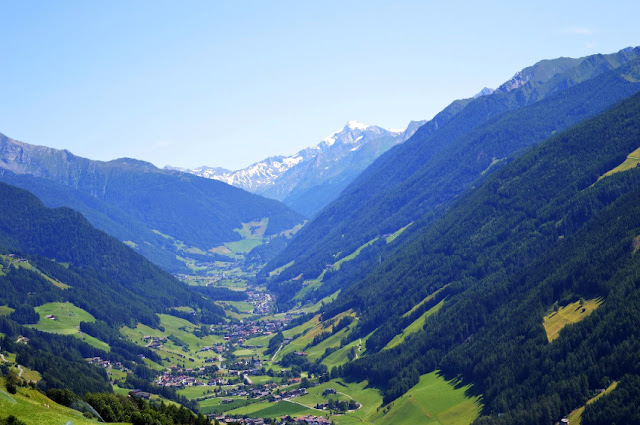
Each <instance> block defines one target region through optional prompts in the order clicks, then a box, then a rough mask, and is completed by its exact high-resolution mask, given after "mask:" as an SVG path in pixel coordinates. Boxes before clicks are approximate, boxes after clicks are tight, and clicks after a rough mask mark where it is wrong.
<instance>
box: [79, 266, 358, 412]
mask: <svg viewBox="0 0 640 425" xmlns="http://www.w3.org/2000/svg"><path fill="white" fill-rule="evenodd" d="M202 266H205V265H202ZM209 270H211V269H209ZM240 270H241V269H240V268H238V267H237V263H235V262H234V263H231V264H230V265H225V266H224V267H222V268H220V267H215V268H213V271H211V272H209V273H206V272H202V271H200V272H199V273H197V274H195V275H176V277H177V278H179V279H181V280H183V281H184V282H186V283H188V284H190V285H198V286H205V287H220V288H229V289H232V290H234V291H238V292H244V294H245V295H246V297H244V299H243V300H242V301H224V300H222V301H218V304H219V305H220V306H221V307H223V308H224V309H225V311H226V312H227V315H228V316H229V317H230V318H231V319H230V320H228V321H227V322H226V323H220V324H214V325H208V326H207V327H206V328H203V327H202V326H196V325H194V324H193V323H191V322H189V321H188V320H186V319H185V318H184V313H185V312H186V313H195V312H193V311H188V310H185V311H180V314H177V315H176V316H180V317H176V316H173V315H160V317H161V323H162V330H158V329H152V328H148V327H146V326H143V325H138V327H137V328H135V329H130V328H123V329H122V330H121V332H122V333H123V334H124V335H125V336H126V337H128V339H129V340H130V341H132V342H134V343H136V344H137V345H139V346H141V347H145V348H147V349H150V350H152V351H153V352H154V353H157V354H158V356H159V358H160V359H161V361H157V360H156V361H153V360H151V359H144V361H145V363H147V364H148V365H150V366H151V367H153V368H154V369H155V370H157V373H158V375H157V377H156V378H155V379H154V381H153V384H154V385H156V386H158V387H167V388H171V389H174V390H176V391H177V393H178V394H179V395H182V396H184V397H186V398H187V399H189V400H194V401H196V402H197V403H198V405H199V406H200V412H201V413H203V414H205V415H206V416H207V417H208V418H210V419H211V420H213V421H217V422H218V423H221V424H224V423H239V424H246V425H260V424H269V423H286V424H330V423H336V421H335V418H336V417H337V416H336V415H338V416H341V415H344V414H348V413H349V412H355V411H357V410H358V409H359V408H360V407H361V404H360V403H358V402H357V401H356V400H355V399H353V398H351V396H350V395H348V394H346V393H344V392H341V391H338V390H337V389H336V388H334V387H335V386H337V384H336V383H335V381H331V377H330V371H329V369H328V368H327V367H326V366H324V365H320V362H319V361H318V362H315V361H314V362H310V359H308V358H307V353H305V352H304V350H303V348H304V347H298V346H297V345H296V344H292V342H293V341H294V340H296V338H300V337H302V336H303V335H305V334H306V333H307V332H309V331H310V330H311V328H314V327H317V326H318V325H319V323H320V322H319V315H317V314H315V310H317V307H316V308H315V309H314V308H311V306H307V308H300V309H296V310H293V311H288V312H276V311H275V300H274V299H273V297H272V295H271V294H269V293H268V292H267V291H266V289H265V288H264V287H262V286H255V285H253V284H251V283H249V279H247V274H245V273H244V272H241V271H240ZM274 339H275V340H277V341H278V343H277V346H274V344H273V343H270V342H271V341H272V340H274ZM294 345H295V347H294ZM87 361H89V362H90V363H93V364H96V365H98V366H101V367H103V368H105V369H106V370H107V372H108V374H109V376H110V377H111V378H112V383H113V385H114V388H115V390H116V392H120V393H123V394H125V393H126V394H129V395H130V396H132V397H142V398H146V399H149V398H153V394H150V393H148V392H146V391H140V390H135V391H134V392H132V391H131V390H128V389H126V388H125V385H124V384H123V381H124V377H125V376H126V374H127V373H130V372H131V371H129V370H127V369H126V368H125V367H124V366H123V365H122V364H119V363H111V362H109V361H107V360H103V359H101V358H99V357H97V358H91V359H87ZM312 363H313V364H315V363H317V364H316V365H315V366H312V367H310V366H311V365H312ZM119 384H123V385H122V387H120V385H119ZM345 391H346V390H345Z"/></svg>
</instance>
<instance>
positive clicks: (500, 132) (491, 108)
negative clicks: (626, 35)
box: [263, 48, 640, 300]
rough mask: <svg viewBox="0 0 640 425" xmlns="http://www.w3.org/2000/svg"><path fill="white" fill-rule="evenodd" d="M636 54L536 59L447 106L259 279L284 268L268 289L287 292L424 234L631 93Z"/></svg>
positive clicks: (637, 64) (345, 193)
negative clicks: (383, 245) (374, 247)
mask: <svg viewBox="0 0 640 425" xmlns="http://www.w3.org/2000/svg"><path fill="white" fill-rule="evenodd" d="M639 55H640V48H635V49H625V50H622V51H620V52H618V53H615V54H611V55H594V56H589V57H586V58H581V59H567V58H560V59H558V60H557V61H553V60H545V61H541V62H539V63H538V64H536V65H534V66H532V67H528V68H526V69H525V70H523V71H521V72H519V73H517V74H516V76H515V77H514V78H513V79H512V80H510V81H508V82H506V83H505V84H503V85H502V86H501V87H499V88H498V89H496V91H495V92H493V93H492V94H490V95H486V96H482V97H479V98H475V99H466V100H457V101H454V102H453V103H452V104H451V105H449V106H448V107H447V108H445V109H444V110H443V111H442V112H441V113H439V114H438V115H436V116H435V117H434V119H433V120H431V121H429V122H427V123H426V124H425V125H423V126H422V127H420V129H419V130H418V131H417V132H416V133H415V134H414V135H413V137H411V138H410V139H409V140H407V141H406V142H405V143H403V144H401V145H398V146H396V147H395V148H394V149H391V150H389V151H388V152H387V153H385V154H384V155H382V156H381V157H380V158H378V159H377V160H376V161H375V162H374V163H373V164H372V165H371V166H370V167H368V168H367V169H366V170H365V171H364V172H363V173H361V174H360V175H359V176H358V177H357V178H356V179H355V180H354V181H353V182H352V183H351V184H350V185H349V186H348V187H347V188H346V189H345V190H344V191H343V192H342V194H341V195H340V197H339V198H338V199H336V200H335V201H334V202H332V203H331V204H329V205H328V206H327V207H325V209H324V210H323V211H322V212H321V213H320V214H318V216H316V217H315V218H314V219H313V220H312V221H311V222H310V223H309V224H308V225H307V226H305V228H304V229H302V230H301V231H300V232H299V234H298V235H297V237H296V238H295V239H294V240H293V241H292V243H291V244H289V245H288V247H287V249H285V250H284V251H282V252H281V253H280V254H279V255H278V256H277V257H276V258H275V259H274V260H272V261H271V262H270V263H269V264H268V265H267V267H266V268H265V271H264V273H263V276H267V274H268V272H270V271H272V270H275V269H277V268H279V267H282V266H284V265H287V264H289V265H290V266H289V267H288V268H287V269H286V270H284V271H283V272H282V273H279V274H278V275H277V276H276V277H275V278H273V279H271V282H272V283H271V284H272V287H273V289H274V290H277V287H278V285H280V284H282V285H284V286H283V288H287V289H284V291H285V293H287V294H291V290H290V288H289V285H290V284H291V279H293V278H297V279H299V280H296V281H295V282H296V283H302V282H304V281H305V280H313V279H316V278H317V277H318V276H320V275H321V274H322V273H323V271H324V270H325V268H326V265H327V264H333V263H335V262H336V261H337V260H340V258H342V257H344V256H348V255H350V253H353V252H354V251H356V250H357V249H358V248H359V247H361V246H363V245H364V244H367V243H368V242H369V241H371V240H373V239H375V238H378V237H381V236H382V235H385V234H392V233H394V232H396V231H397V230H399V229H402V228H405V226H408V225H409V224H412V225H411V226H410V227H409V228H408V230H407V231H406V232H405V233H404V235H403V237H408V235H410V234H412V233H417V232H421V231H423V230H424V228H425V226H428V225H429V224H430V223H432V222H433V220H435V219H437V217H438V216H439V215H440V214H442V213H443V212H444V211H446V209H447V208H448V206H449V205H451V203H452V202H454V201H455V199H456V198H457V197H459V196H460V195H461V194H462V193H464V191H465V190H468V189H469V188H471V187H473V186H474V185H476V184H478V182H480V181H482V180H483V179H484V178H486V177H487V176H488V175H490V174H491V173H493V172H495V171H496V170H498V169H500V168H501V167H502V166H504V165H506V164H507V163H509V162H510V161H511V160H512V159H513V158H514V157H516V156H517V155H519V154H521V153H522V152H525V151H526V149H527V148H529V147H531V146H533V145H535V144H536V143H538V142H540V141H542V140H544V139H545V138H547V137H549V136H551V135H553V134H554V133H556V132H558V131H561V130H563V129H566V128H568V127H570V126H571V125H574V124H576V123H578V122H579V121H581V120H583V119H585V118H588V117H590V116H593V115H596V114H598V113H600V112H602V111H603V110H605V109H606V108H608V107H610V106H611V105H613V104H614V103H616V102H618V101H620V100H621V99H623V98H625V97H627V96H629V95H631V94H633V93H635V92H636V91H638V90H640V85H639V84H638V81H639V78H638V77H640V74H639V73H640V61H639V59H638V56H639ZM525 80H526V82H524V81H525ZM516 87H517V88H516ZM372 261H377V260H374V259H372ZM292 262H293V263H292ZM301 274H302V275H303V278H302V279H300V278H299V276H300V275H301ZM338 275H340V276H341V277H338V276H333V275H332V274H330V273H329V274H327V276H326V278H325V279H324V280H325V281H326V280H331V279H337V280H336V281H335V285H336V286H333V285H327V286H326V287H325V290H321V291H320V292H319V293H317V294H315V295H314V294H313V291H309V292H305V297H311V299H316V300H317V299H319V298H322V297H324V296H326V295H328V294H329V293H331V291H330V289H329V288H331V289H333V290H335V289H337V288H339V287H340V286H341V285H342V284H344V283H346V282H349V281H350V278H347V277H346V274H345V273H344V271H343V272H342V273H340V274H338ZM314 297H317V298H314ZM285 298H286V295H285V296H283V297H281V298H280V299H281V300H284V299H285ZM289 298H290V297H289Z"/></svg>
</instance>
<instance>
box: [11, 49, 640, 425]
mask: <svg viewBox="0 0 640 425" xmlns="http://www.w3.org/2000/svg"><path fill="white" fill-rule="evenodd" d="M507 75H509V74H507ZM407 121H409V119H407ZM42 142H45V143H46V141H42ZM639 164H640V47H636V48H625V49H623V50H620V51H618V52H616V53H610V54H596V55H591V56H586V57H581V58H564V57H563V58H557V59H549V60H542V61H540V62H537V63H535V64H533V65H531V66H529V67H526V68H524V69H522V70H521V71H519V72H517V73H516V74H515V75H514V77H513V78H512V79H510V80H509V81H506V82H505V83H504V84H502V85H500V86H499V87H498V88H496V89H495V90H492V89H486V88H485V89H483V90H482V91H480V92H479V93H478V94H477V95H475V96H471V97H469V98H466V99H459V100H454V101H453V102H452V103H450V104H449V106H447V107H446V108H444V109H443V110H442V111H441V112H439V113H438V114H437V115H435V116H434V117H433V119H431V120H428V121H411V122H410V124H409V125H408V127H407V128H406V129H402V130H390V129H384V128H381V127H377V126H369V125H364V124H361V123H359V122H357V121H349V122H348V123H347V124H346V125H345V126H344V127H343V128H342V129H341V130H339V131H337V132H335V133H333V134H331V135H330V136H328V137H327V138H325V139H324V140H322V141H321V142H319V143H318V144H316V145H315V146H312V147H309V148H307V149H304V150H302V151H300V152H298V153H296V154H294V155H291V156H274V157H270V158H267V159H265V160H264V161H261V162H258V163H255V164H253V165H251V166H249V167H247V168H245V169H242V170H236V171H230V170H226V169H223V168H213V167H201V168H197V169H182V168H178V167H166V168H164V169H160V168H157V167H155V166H154V165H152V164H150V163H148V162H144V161H142V160H138V159H130V158H122V159H118V160H114V161H108V162H103V161H95V160H90V159H85V158H80V157H77V156H75V155H73V154H72V153H71V152H69V151H66V150H56V149H53V148H49V147H44V146H35V145H31V144H28V143H24V142H21V141H17V140H14V139H11V138H9V137H7V136H4V135H0V372H1V377H0V388H1V389H0V424H42V425H47V424H95V423H99V422H103V423H120V424H134V425H140V424H159V425H171V424H176V425H177V424H198V425H200V424H212V423H215V424H220V423H229V424H246V425H253V424H255V425H262V424H269V423H271V424H275V423H282V424H337V425H355V424H369V425H391V424H427V425H428V424H433V425H469V424H474V425H507V424H522V425H525V424H541V425H554V424H559V423H569V424H583V425H601V424H617V425H626V424H638V423H640V326H639V324H640V254H639V253H638V251H639V250H640V166H639Z"/></svg>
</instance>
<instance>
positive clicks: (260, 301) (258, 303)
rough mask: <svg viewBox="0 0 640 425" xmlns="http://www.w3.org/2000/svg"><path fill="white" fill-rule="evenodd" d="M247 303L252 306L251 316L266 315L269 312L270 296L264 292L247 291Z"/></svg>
mask: <svg viewBox="0 0 640 425" xmlns="http://www.w3.org/2000/svg"><path fill="white" fill-rule="evenodd" d="M246 293H247V295H248V296H249V302H250V303H251V304H253V314H268V313H269V312H270V311H271V301H272V298H271V295H269V294H267V293H266V292H258V291H247V292H246Z"/></svg>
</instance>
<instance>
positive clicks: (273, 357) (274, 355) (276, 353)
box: [271, 344, 284, 362]
mask: <svg viewBox="0 0 640 425" xmlns="http://www.w3.org/2000/svg"><path fill="white" fill-rule="evenodd" d="M282 347H284V344H280V347H278V351H276V352H275V353H274V354H273V356H272V357H271V361H272V362H273V359H275V358H276V356H277V355H278V353H279V352H280V350H282Z"/></svg>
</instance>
